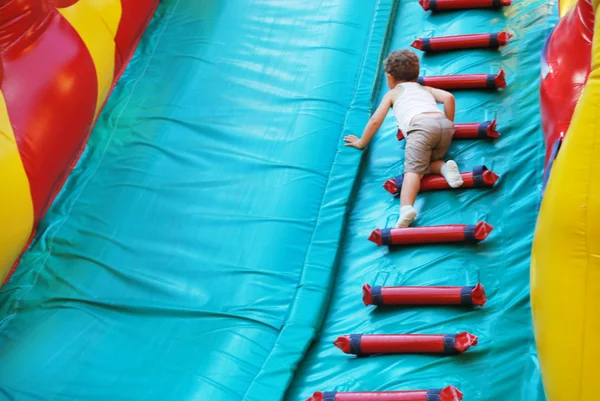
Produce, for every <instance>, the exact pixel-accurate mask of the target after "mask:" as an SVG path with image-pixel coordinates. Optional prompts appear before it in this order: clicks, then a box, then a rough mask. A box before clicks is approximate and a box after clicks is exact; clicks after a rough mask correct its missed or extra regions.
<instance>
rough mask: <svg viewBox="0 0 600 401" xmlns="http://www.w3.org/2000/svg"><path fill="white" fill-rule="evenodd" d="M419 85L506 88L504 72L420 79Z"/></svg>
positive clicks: (441, 87)
mask: <svg viewBox="0 0 600 401" xmlns="http://www.w3.org/2000/svg"><path fill="white" fill-rule="evenodd" d="M417 82H418V83H420V84H421V85H425V86H431V87H432V88H438V89H498V88H506V80H505V78H504V70H500V72H498V73H497V74H458V75H440V76H430V77H419V78H418V80H417Z"/></svg>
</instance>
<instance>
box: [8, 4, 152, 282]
mask: <svg viewBox="0 0 600 401" xmlns="http://www.w3.org/2000/svg"><path fill="white" fill-rule="evenodd" d="M157 4H158V0H79V1H77V0H4V1H3V2H2V4H0V9H1V10H2V13H1V14H0V177H2V181H1V182H0V185H1V186H2V188H1V189H0V221H1V222H2V230H1V231H0V283H2V282H3V281H4V280H5V279H8V276H9V273H10V271H11V267H13V266H16V261H17V258H18V256H19V254H20V252H21V251H22V250H23V247H24V246H26V244H27V242H28V239H29V238H31V237H32V236H33V234H34V232H35V227H37V224H38V223H39V222H40V220H41V218H42V217H43V215H44V213H45V211H46V210H47V208H48V206H49V205H50V203H51V202H52V200H53V199H54V197H55V195H56V194H57V193H58V191H59V190H60V188H61V186H62V183H63V182H64V180H65V179H66V177H67V175H68V174H69V172H70V170H71V168H72V167H73V165H74V164H75V163H76V162H77V159H78V157H79V155H80V154H81V151H82V150H83V148H84V147H85V144H86V142H87V137H88V135H89V133H90V130H91V127H92V126H93V123H94V121H95V119H96V118H97V116H98V113H99V111H100V109H101V108H102V105H103V103H104V101H105V100H106V98H107V96H108V93H109V91H110V89H111V88H112V85H113V83H114V82H115V81H116V79H117V78H118V76H119V75H120V73H121V72H122V70H123V68H124V67H125V65H126V63H127V61H128V59H129V57H130V56H131V55H132V54H133V51H134V49H135V46H136V44H137V41H138V39H139V38H140V36H141V34H142V33H143V31H144V29H145V27H146V25H147V23H148V22H149V20H150V18H151V17H152V14H153V12H154V9H155V7H156V5H157Z"/></svg>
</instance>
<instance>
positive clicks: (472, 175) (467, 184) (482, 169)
mask: <svg viewBox="0 0 600 401" xmlns="http://www.w3.org/2000/svg"><path fill="white" fill-rule="evenodd" d="M460 175H461V177H462V179H463V184H462V186H460V187H458V188H453V189H460V188H482V187H492V186H494V184H496V181H498V178H500V176H499V175H498V174H496V173H494V172H493V171H490V170H488V169H487V167H486V166H476V167H474V168H473V171H470V172H465V173H460ZM403 181H404V174H401V175H399V176H397V177H395V178H390V179H388V180H387V181H386V182H385V183H384V184H383V187H384V188H385V189H386V190H387V191H388V192H389V193H391V194H392V195H398V194H399V193H400V190H401V189H402V182H403ZM439 189H451V187H450V185H448V182H447V181H446V179H445V178H444V176H442V175H426V176H424V177H423V178H422V179H421V192H423V191H434V190H439Z"/></svg>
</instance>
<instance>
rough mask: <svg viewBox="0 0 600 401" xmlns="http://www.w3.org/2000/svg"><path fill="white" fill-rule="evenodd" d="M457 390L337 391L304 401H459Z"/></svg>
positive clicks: (453, 388) (459, 394) (461, 396)
mask: <svg viewBox="0 0 600 401" xmlns="http://www.w3.org/2000/svg"><path fill="white" fill-rule="evenodd" d="M462 399H463V394H462V393H461V392H460V390H459V389H457V388H456V387H453V386H448V387H445V388H442V389H433V390H413V391H377V392H375V391H373V392H360V393H342V392H337V391H326V392H320V391H317V392H315V393H314V394H313V395H312V397H310V398H308V399H307V400H306V401H461V400H462Z"/></svg>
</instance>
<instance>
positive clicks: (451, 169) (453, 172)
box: [442, 160, 463, 188]
mask: <svg viewBox="0 0 600 401" xmlns="http://www.w3.org/2000/svg"><path fill="white" fill-rule="evenodd" d="M442 175H443V176H444V178H445V179H446V182H447V183H448V185H450V188H458V187H460V186H461V185H462V184H463V179H462V177H461V176H460V171H459V170H458V166H457V165H456V162H455V161H454V160H448V161H447V162H446V164H444V167H442Z"/></svg>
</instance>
